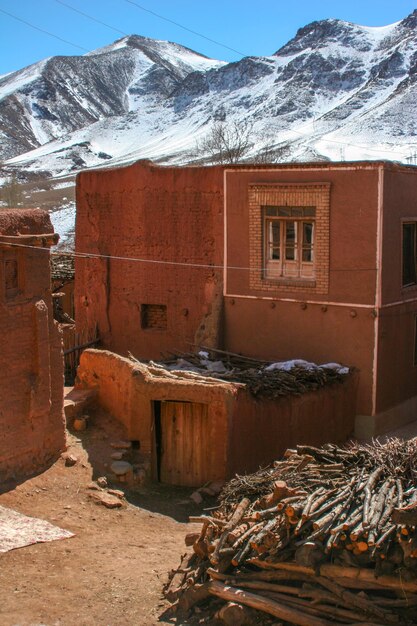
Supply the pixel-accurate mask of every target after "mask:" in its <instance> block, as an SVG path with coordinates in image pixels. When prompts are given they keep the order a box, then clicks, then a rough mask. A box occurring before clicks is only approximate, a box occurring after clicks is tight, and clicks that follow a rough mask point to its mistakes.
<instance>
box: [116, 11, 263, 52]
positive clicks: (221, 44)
mask: <svg viewBox="0 0 417 626" xmlns="http://www.w3.org/2000/svg"><path fill="white" fill-rule="evenodd" d="M124 2H127V3H128V4H132V5H133V6H135V7H136V8H138V9H140V10H141V11H145V12H146V13H150V14H151V15H154V16H155V17H158V18H159V19H161V20H164V21H165V22H169V23H170V24H174V26H178V28H182V29H183V30H186V31H187V32H188V33H192V34H193V35H197V37H201V38H202V39H205V40H206V41H210V42H211V43H214V44H216V46H221V47H222V48H225V49H226V50H230V51H231V52H236V54H239V55H240V56H241V57H248V56H251V55H250V54H245V53H244V52H240V50H236V49H235V48H231V47H230V46H226V44H224V43H221V42H220V41H216V40H215V39H211V37H207V36H206V35H203V34H202V33H199V32H198V31H196V30H192V29H191V28H188V27H187V26H184V25H183V24H180V23H179V22H175V21H174V20H171V19H170V18H169V17H165V16H164V15H160V13H155V11H151V10H150V9H147V8H146V7H144V6H142V5H141V4H138V3H137V2H134V1H133V0H124Z"/></svg>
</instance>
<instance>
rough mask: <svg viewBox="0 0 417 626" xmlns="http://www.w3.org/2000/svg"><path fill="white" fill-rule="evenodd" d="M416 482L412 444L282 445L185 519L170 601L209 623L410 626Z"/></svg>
mask: <svg viewBox="0 0 417 626" xmlns="http://www.w3.org/2000/svg"><path fill="white" fill-rule="evenodd" d="M416 475H417V440H412V441H409V442H401V441H399V440H397V439H391V440H388V441H387V443H385V444H381V443H379V442H373V443H372V444H370V445H361V444H352V445H350V446H347V447H346V448H340V447H337V446H335V445H330V444H329V445H326V446H324V447H323V448H320V449H319V448H313V447H309V446H297V449H296V450H287V452H286V453H285V455H284V458H283V459H282V460H280V461H277V462H275V463H274V465H273V466H272V467H270V468H267V469H264V470H260V471H259V472H257V473H255V474H252V475H248V476H237V477H236V478H234V479H233V480H231V481H230V482H229V483H228V484H227V485H226V486H225V488H224V489H223V492H222V494H221V495H220V506H219V508H218V509H217V510H215V512H213V513H212V514H211V515H207V516H201V517H197V518H190V521H193V522H199V523H201V530H200V532H199V533H197V534H190V535H187V537H186V544H187V545H188V546H190V547H191V546H192V553H191V554H186V555H185V556H184V557H183V560H182V563H181V565H180V567H179V569H178V570H176V571H174V572H172V574H171V578H170V581H169V583H168V584H167V587H166V590H165V592H166V597H167V598H168V599H169V600H170V601H171V602H173V605H174V609H175V610H177V611H178V613H179V614H183V613H186V614H187V615H188V617H189V618H190V617H191V618H192V616H193V611H195V610H197V611H200V612H201V611H202V610H205V611H206V612H207V614H208V615H209V616H210V619H212V620H214V621H211V622H210V623H216V621H215V620H216V619H217V620H219V622H218V623H232V624H237V623H242V624H243V623H258V622H257V620H258V619H260V618H261V616H262V617H266V616H273V617H274V618H278V619H279V620H281V622H283V623H286V624H300V625H301V626H326V625H330V624H367V625H368V626H369V625H370V624H373V625H376V624H401V625H403V624H417V532H416V528H415V527H416V525H417V481H416ZM196 607H197V609H196ZM248 607H251V608H250V609H249V608H248ZM236 611H240V613H239V615H240V617H238V616H237V613H236ZM199 614H201V613H199ZM228 616H229V617H228ZM245 620H246V621H245ZM274 623H276V621H275V622H274Z"/></svg>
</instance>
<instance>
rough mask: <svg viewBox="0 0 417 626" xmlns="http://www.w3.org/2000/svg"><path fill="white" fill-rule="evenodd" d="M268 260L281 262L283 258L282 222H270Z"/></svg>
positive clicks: (268, 229)
mask: <svg viewBox="0 0 417 626" xmlns="http://www.w3.org/2000/svg"><path fill="white" fill-rule="evenodd" d="M267 224H268V228H267V232H268V241H267V245H268V258H269V259H270V260H273V261H279V259H280V258H281V254H280V248H281V240H280V235H281V227H280V222H279V221H278V220H270V221H268V223H267Z"/></svg>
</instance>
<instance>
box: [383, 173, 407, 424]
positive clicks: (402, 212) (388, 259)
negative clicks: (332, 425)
mask: <svg viewBox="0 0 417 626" xmlns="http://www.w3.org/2000/svg"><path fill="white" fill-rule="evenodd" d="M383 198H384V205H383V206H384V211H383V217H382V261H381V265H382V281H381V293H380V301H381V307H382V308H381V311H380V314H379V319H378V379H377V396H376V403H377V412H382V411H387V410H388V409H389V408H390V407H394V406H395V405H404V406H403V408H404V411H402V410H401V406H400V407H399V408H398V409H397V413H398V416H397V417H398V419H399V420H400V422H401V421H405V420H406V421H410V412H409V410H408V409H409V404H408V402H407V401H410V400H411V399H413V398H414V401H413V412H412V413H411V415H412V416H414V415H415V409H416V407H417V362H416V355H415V346H416V327H417V325H416V316H417V285H412V286H408V287H403V286H402V223H403V221H404V220H406V221H414V222H417V169H416V168H407V169H405V168H396V167H395V166H392V167H391V168H390V169H386V170H385V171H384V181H383ZM401 413H403V416H401ZM407 415H408V419H407ZM387 417H388V420H389V421H390V420H391V419H392V416H387ZM398 424H399V422H398V421H397V423H395V420H394V425H398Z"/></svg>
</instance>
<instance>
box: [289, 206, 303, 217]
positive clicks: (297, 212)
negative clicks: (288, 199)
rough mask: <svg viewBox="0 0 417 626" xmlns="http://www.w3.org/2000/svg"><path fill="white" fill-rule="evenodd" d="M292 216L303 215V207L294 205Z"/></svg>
mask: <svg viewBox="0 0 417 626" xmlns="http://www.w3.org/2000/svg"><path fill="white" fill-rule="evenodd" d="M291 216H292V217H303V209H302V207H293V208H292V209H291Z"/></svg>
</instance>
